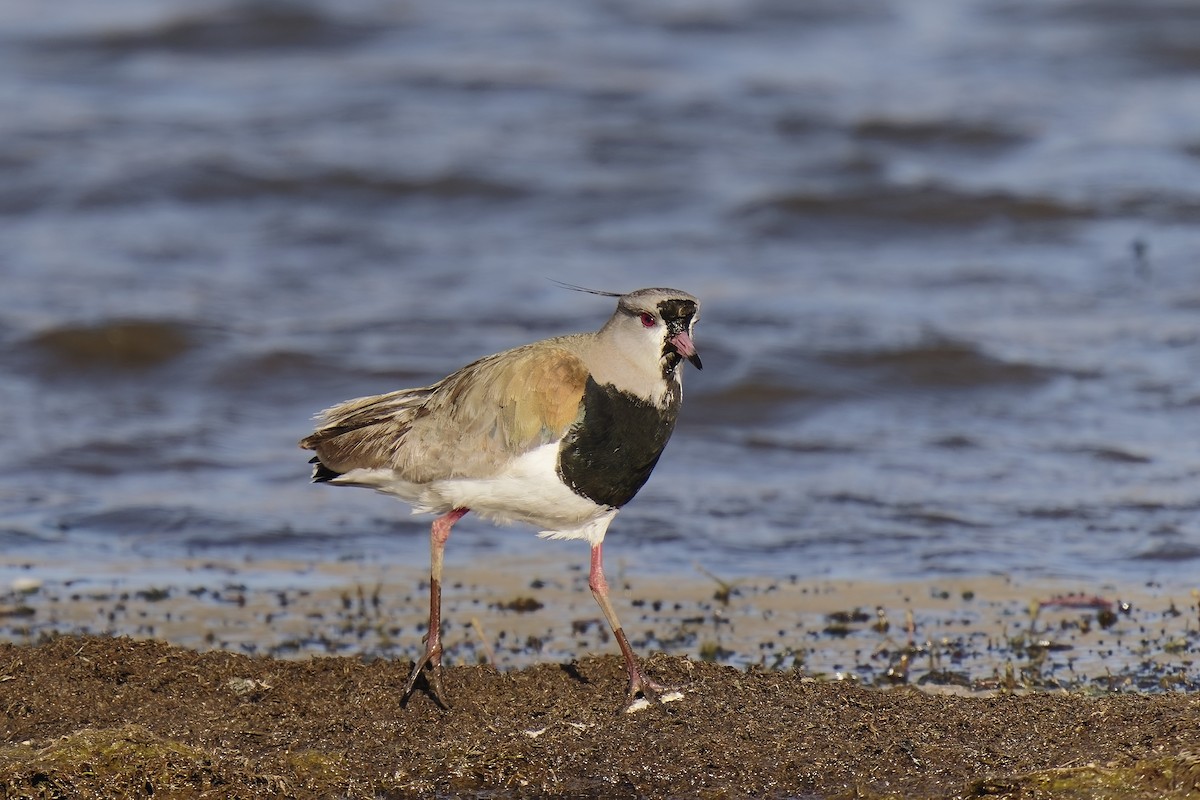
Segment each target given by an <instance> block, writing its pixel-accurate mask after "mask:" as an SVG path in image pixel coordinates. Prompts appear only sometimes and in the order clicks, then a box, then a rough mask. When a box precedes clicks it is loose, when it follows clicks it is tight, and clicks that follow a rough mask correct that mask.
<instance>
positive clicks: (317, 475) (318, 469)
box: [308, 456, 342, 483]
mask: <svg viewBox="0 0 1200 800" xmlns="http://www.w3.org/2000/svg"><path fill="white" fill-rule="evenodd" d="M308 463H310V464H312V465H313V471H312V482H313V483H328V482H329V481H331V480H333V479H334V478H337V477H339V476H340V475H341V474H342V473H340V472H334V471H333V470H331V469H330V468H329V467H327V466H325V465H324V464H322V463H321V459H320V458H318V457H317V456H313V457H312V458H310V459H309V460H308Z"/></svg>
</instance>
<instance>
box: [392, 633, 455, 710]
mask: <svg viewBox="0 0 1200 800" xmlns="http://www.w3.org/2000/svg"><path fill="white" fill-rule="evenodd" d="M426 667H430V674H429V675H427V676H426V677H425V687H426V689H427V690H428V694H429V696H430V697H431V698H433V702H435V703H437V704H438V706H439V707H441V709H442V710H443V711H449V710H450V706H449V705H448V704H447V703H446V701H445V699H443V698H445V697H446V688H445V686H443V685H442V647H441V645H440V644H439V645H437V646H435V647H429V646H428V645H426V647H425V655H423V656H421V657H420V658H419V659H417V661H416V663H414V664H413V669H412V672H411V673H410V674H409V676H408V683H406V684H404V692H403V693H402V694H401V695H400V702H401V704H406V703H408V698H409V695H411V694H412V692H413V689H415V688H416V687H417V678H419V677H421V675H422V674H423V673H424V672H425V668H426Z"/></svg>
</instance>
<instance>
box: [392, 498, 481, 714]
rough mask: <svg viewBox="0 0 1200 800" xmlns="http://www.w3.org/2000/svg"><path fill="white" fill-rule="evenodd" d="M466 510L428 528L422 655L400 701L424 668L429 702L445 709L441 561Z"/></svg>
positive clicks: (445, 516)
mask: <svg viewBox="0 0 1200 800" xmlns="http://www.w3.org/2000/svg"><path fill="white" fill-rule="evenodd" d="M468 511H470V509H469V508H456V509H454V510H453V511H448V512H446V513H445V514H442V515H441V516H440V517H438V518H437V519H435V520H434V521H433V525H432V526H431V527H430V529H429V562H430V569H429V630H428V632H427V633H426V634H425V654H424V655H422V656H421V657H420V658H419V659H417V663H416V664H414V665H413V671H412V674H411V675H409V677H408V683H407V684H405V686H404V694H403V696H402V697H401V700H408V696H409V695H410V694H412V690H413V687H414V686H416V684H417V678H418V677H419V676H420V675H421V672H422V671H424V669H425V667H426V666H431V667H432V668H433V670H432V674H431V676H430V678H429V689H430V693H431V694H432V695H433V699H434V700H435V701H437V704H438V705H439V706H441V707H442V708H447V706H446V701H445V700H444V697H445V694H446V692H445V690H444V688H443V687H442V559H443V552H444V551H445V549H446V540H447V539H449V538H450V529H451V528H453V527H454V523H456V522H458V521H459V520H460V519H462V518H463V516H464V515H466V513H467V512H468Z"/></svg>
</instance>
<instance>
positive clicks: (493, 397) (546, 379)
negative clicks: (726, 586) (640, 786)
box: [300, 287, 701, 707]
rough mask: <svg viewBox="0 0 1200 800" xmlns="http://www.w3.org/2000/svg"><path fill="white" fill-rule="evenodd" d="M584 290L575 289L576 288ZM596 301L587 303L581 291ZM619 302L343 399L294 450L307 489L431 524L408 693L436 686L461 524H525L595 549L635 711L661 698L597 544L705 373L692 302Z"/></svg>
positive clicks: (684, 298)
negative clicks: (408, 509) (687, 380)
mask: <svg viewBox="0 0 1200 800" xmlns="http://www.w3.org/2000/svg"><path fill="white" fill-rule="evenodd" d="M571 288H578V287H571ZM584 291H590V290H584ZM592 293H593V294H601V295H605V296H609V297H616V298H617V310H616V312H615V313H614V314H613V316H612V318H611V319H609V320H608V322H606V323H605V324H604V327H602V328H601V329H600V330H598V331H596V332H595V333H578V334H572V335H568V336H558V337H555V338H552V339H544V340H542V341H539V342H534V343H533V344H527V345H525V346H523V347H517V348H514V349H512V350H506V351H504V352H502V353H497V354H496V355H493V356H488V357H486V358H481V359H480V360H478V361H476V362H474V363H472V364H468V365H467V366H465V367H463V368H462V369H460V370H459V371H458V372H455V373H454V374H453V375H450V376H449V377H447V378H444V379H442V380H440V381H438V382H437V383H435V384H433V385H432V386H426V387H422V388H419V389H401V390H400V391H396V392H390V393H388V394H381V395H375V396H373V397H362V398H359V399H357V400H349V401H347V402H345V403H342V404H340V405H337V406H334V407H333V408H330V409H327V410H326V411H324V412H322V413H321V414H320V415H319V417H318V419H319V422H320V426H319V427H318V428H317V430H316V431H315V432H314V433H313V434H312V435H311V436H308V437H306V438H305V439H303V440H302V441H301V442H300V446H301V447H304V448H306V449H309V450H315V451H316V457H314V458H313V459H312V463H313V464H315V466H314V468H313V481H314V482H318V483H331V484H335V485H338V486H365V487H368V488H371V489H375V490H377V491H380V492H384V493H385V494H390V495H395V496H397V497H399V498H400V499H401V500H404V501H405V502H407V503H409V504H411V505H412V506H413V510H414V511H415V512H418V513H421V512H424V513H433V514H437V515H438V516H437V518H436V519H434V521H433V527H432V530H431V531H430V537H429V538H430V550H431V559H430V560H431V565H432V569H431V574H430V582H429V631H428V633H427V634H426V636H425V653H424V655H423V656H421V658H419V659H418V660H417V662H416V664H415V665H414V666H413V671H412V674H411V676H410V677H409V679H408V683H407V685H406V686H405V687H404V695H403V699H407V698H408V697H409V695H410V694H411V693H412V690H413V687H414V686H415V685H416V682H417V678H418V677H419V676H420V675H421V674H422V672H424V671H425V669H426V668H429V669H430V675H429V677H428V679H427V680H428V686H429V688H430V690H431V692H432V694H433V698H434V699H435V700H436V701H437V702H438V703H439V704H440V705H443V706H445V699H444V698H445V692H444V690H443V687H442V675H441V671H442V642H441V630H440V628H441V592H442V553H443V549H444V548H445V546H446V540H447V538H449V536H450V529H451V527H453V525H454V523H455V522H457V521H458V520H459V519H461V518H462V517H463V515H464V514H466V513H467V512H468V511H474V512H475V513H476V514H479V515H480V516H482V517H485V518H487V519H490V520H493V521H495V522H498V523H510V522H524V523H527V524H529V525H533V526H534V527H536V528H538V529H539V530H540V531H541V533H539V534H538V535H539V536H542V537H547V538H551V539H584V540H586V541H587V543H588V544H589V545H591V548H592V559H591V571H590V572H589V574H588V585H589V586H590V587H591V590H592V595H593V596H594V597H595V598H596V602H597V603H598V604H599V605H600V609H601V610H602V611H603V612H604V616H605V618H606V619H607V620H608V624H609V625H610V626H611V627H612V631H613V635H614V636H615V637H616V639H617V644H618V645H619V646H620V648H621V654H622V655H623V656H624V657H625V664H626V667H627V668H628V670H629V700H630V704H631V707H632V704H633V703H634V702H635V700H637V698H638V696H639V695H641V696H642V697H643V698H645V697H650V698H652V699H653V698H655V697H656V695H657V693H659V692H662V691H664V690H663V687H661V686H658V685H657V684H655V683H654V682H652V681H650V680H648V679H647V678H646V677H645V675H643V674H642V671H641V669H640V668H639V667H638V662H637V659H636V658H635V657H634V655H633V650H632V649H631V648H630V646H629V641H628V640H627V639H626V638H625V633H624V631H623V630H622V628H621V623H620V621H619V620H618V619H617V614H616V612H615V611H614V610H613V606H612V603H611V602H610V601H609V597H608V582H607V581H606V580H605V579H604V567H603V563H602V561H603V551H602V548H603V545H604V534H605V532H606V531H607V530H608V526H609V524H610V523H611V522H612V521H613V518H614V517H615V516H616V515H617V511H619V510H620V509H621V507H622V506H624V505H625V504H626V503H628V502H629V501H630V500H631V499H633V496H634V495H636V494H637V492H638V490H639V489H641V488H642V485H643V484H645V482H646V479H647V478H649V477H650V472H651V471H652V470H653V469H654V465H655V464H656V463H657V462H658V457H659V456H660V455H661V454H662V451H663V447H665V446H666V444H667V440H668V439H669V438H670V437H671V431H672V430H674V428H675V418H676V416H677V415H678V413H679V405H680V401H681V400H682V398H683V392H682V388H681V384H680V366H681V363H682V361H683V360H684V359H687V360H688V361H690V362H691V363H692V364H694V365H695V366H696V368H697V369H699V368H700V367H701V363H700V356H698V355H697V354H696V347H695V345H694V344H693V343H692V330H693V328H694V326H695V324H696V320H697V319H698V318H699V316H700V301H699V300H697V299H696V298H695V297H693V296H692V295H690V294H688V293H686V292H681V291H678V290H676V289H640V290H638V291H636V292H630V293H629V294H623V295H619V294H615V293H610V292H592Z"/></svg>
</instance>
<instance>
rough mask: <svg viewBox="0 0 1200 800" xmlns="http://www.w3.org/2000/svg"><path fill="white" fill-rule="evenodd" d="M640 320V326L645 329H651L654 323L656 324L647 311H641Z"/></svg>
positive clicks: (652, 316)
mask: <svg viewBox="0 0 1200 800" xmlns="http://www.w3.org/2000/svg"><path fill="white" fill-rule="evenodd" d="M641 319H642V325H643V326H645V327H647V328H653V327H654V325H655V322H656V320H655V319H654V315H653V314H651V313H650V312H649V311H643V312H642V317H641Z"/></svg>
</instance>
